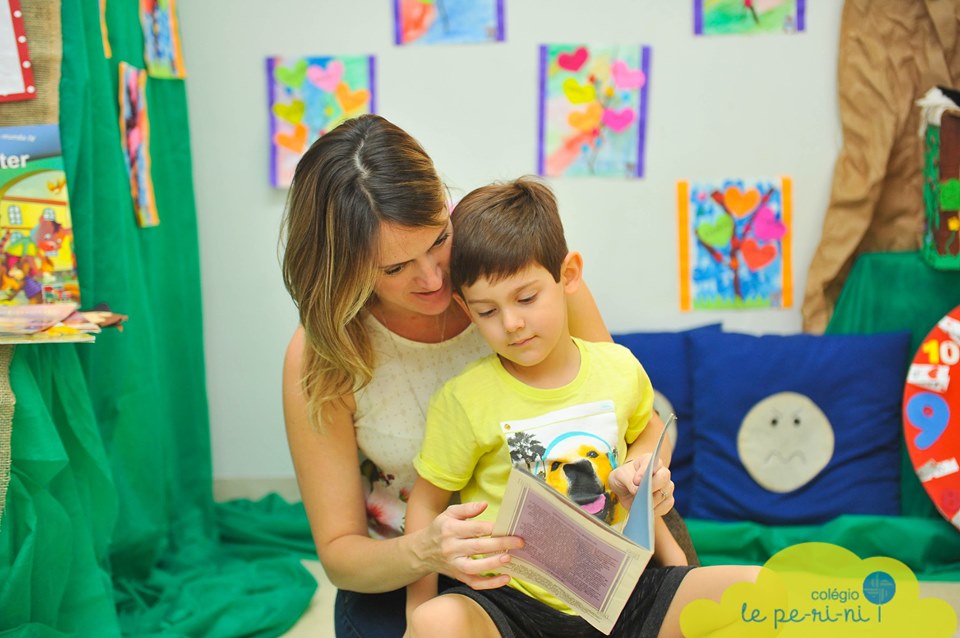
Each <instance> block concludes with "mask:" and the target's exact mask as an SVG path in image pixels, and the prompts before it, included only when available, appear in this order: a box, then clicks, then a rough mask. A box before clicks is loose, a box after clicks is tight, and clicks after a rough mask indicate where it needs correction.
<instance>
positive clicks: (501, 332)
mask: <svg viewBox="0 0 960 638" xmlns="http://www.w3.org/2000/svg"><path fill="white" fill-rule="evenodd" d="M568 262H570V263H568ZM579 264H580V255H579V254H578V253H570V254H569V255H567V259H566V260H564V266H563V268H561V276H560V281H559V282H557V281H554V280H553V276H552V275H551V274H550V272H549V271H547V269H546V268H544V267H543V266H541V265H539V264H536V263H533V264H531V265H529V266H527V267H526V268H524V269H523V270H521V271H520V272H518V273H516V274H513V275H510V276H509V277H506V278H504V279H501V280H499V281H497V282H496V283H493V282H491V281H490V280H489V279H486V278H480V279H478V280H477V281H476V282H474V283H473V284H471V285H470V286H464V287H463V299H462V300H461V299H460V298H458V299H457V301H458V302H460V303H461V305H464V306H465V308H466V310H467V314H469V315H470V319H471V320H472V321H473V322H474V323H475V324H477V328H478V329H479V330H480V334H481V335H482V336H483V338H484V340H486V342H487V343H488V344H489V345H490V347H491V348H493V350H494V351H495V352H496V353H497V354H498V355H500V356H501V357H503V358H505V359H507V360H509V361H510V362H512V363H514V364H516V365H518V366H522V367H525V368H531V367H535V366H539V365H541V364H543V365H549V364H550V355H551V354H553V353H554V351H555V350H556V347H557V344H559V343H561V342H562V341H563V340H564V339H565V340H567V341H569V339H570V331H569V329H568V327H567V303H566V302H567V300H566V295H567V293H568V292H573V290H575V289H576V286H577V285H579V282H580V270H579Z"/></svg>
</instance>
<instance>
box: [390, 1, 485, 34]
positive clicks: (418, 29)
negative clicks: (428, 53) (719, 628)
mask: <svg viewBox="0 0 960 638" xmlns="http://www.w3.org/2000/svg"><path fill="white" fill-rule="evenodd" d="M393 12H394V24H395V29H396V32H395V34H394V41H395V42H396V43H397V44H401V45H403V44H467V43H476V42H497V41H501V40H503V0H394V2H393Z"/></svg>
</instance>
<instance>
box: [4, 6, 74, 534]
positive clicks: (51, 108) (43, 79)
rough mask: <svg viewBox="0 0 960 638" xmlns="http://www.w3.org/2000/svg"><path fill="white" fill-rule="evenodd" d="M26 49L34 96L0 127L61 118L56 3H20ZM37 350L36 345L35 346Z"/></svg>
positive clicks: (8, 427) (7, 353) (7, 405)
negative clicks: (28, 53) (31, 67)
mask: <svg viewBox="0 0 960 638" xmlns="http://www.w3.org/2000/svg"><path fill="white" fill-rule="evenodd" d="M20 6H21V10H22V11H23V25H24V30H25V31H26V36H27V48H28V49H29V51H30V62H31V64H32V65H33V79H34V83H35V84H36V87H37V97H36V98H34V99H32V100H22V101H18V102H3V103H0V126H22V125H29V124H56V123H58V121H59V118H60V61H61V59H62V58H63V47H62V41H63V40H62V38H61V32H60V1H59V0H21V2H20ZM34 347H37V346H34ZM12 357H13V346H10V345H0V524H2V523H3V509H4V505H5V503H6V497H7V485H9V483H10V445H11V439H12V435H13V404H14V396H13V391H11V390H10V375H9V372H10V359H11V358H12Z"/></svg>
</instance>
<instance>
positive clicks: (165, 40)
mask: <svg viewBox="0 0 960 638" xmlns="http://www.w3.org/2000/svg"><path fill="white" fill-rule="evenodd" d="M140 24H141V26H142V27H143V59H144V62H145V63H146V65H147V73H148V74H149V75H150V77H155V78H164V79H176V78H184V77H186V76H187V70H186V68H185V67H184V65H183V52H182V51H181V49H180V26H179V25H178V24H177V0H140Z"/></svg>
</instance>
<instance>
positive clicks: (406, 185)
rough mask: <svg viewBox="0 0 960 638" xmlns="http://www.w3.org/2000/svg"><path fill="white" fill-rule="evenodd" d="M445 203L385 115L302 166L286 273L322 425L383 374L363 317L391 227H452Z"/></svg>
mask: <svg viewBox="0 0 960 638" xmlns="http://www.w3.org/2000/svg"><path fill="white" fill-rule="evenodd" d="M445 195H446V193H445V190H444V187H443V183H442V182H441V180H440V178H439V176H438V175H437V172H436V169H435V168H434V166H433V161H432V160H431V159H430V157H429V156H428V155H427V153H426V152H425V151H424V150H423V148H422V147H421V146H420V144H419V143H418V142H417V141H416V140H415V139H413V138H412V137H411V136H410V135H409V134H408V133H406V132H405V131H404V130H403V129H401V128H399V127H397V126H396V125H394V124H391V123H390V122H388V121H387V120H385V119H384V118H382V117H379V116H377V115H362V116H360V117H357V118H354V119H351V120H347V121H346V122H344V123H343V124H341V125H339V126H338V127H336V128H335V129H333V130H332V131H330V132H329V133H327V134H326V135H323V136H321V137H320V138H319V139H318V140H317V141H316V142H314V144H313V145H312V146H311V147H310V148H309V149H308V150H307V152H306V153H305V154H304V156H303V158H301V160H300V162H299V164H297V169H296V171H295V172H294V176H293V182H292V184H291V186H290V192H289V194H288V196H287V204H286V210H285V212H284V219H283V230H282V231H281V246H282V247H283V260H282V261H283V263H282V267H283V281H284V284H285V285H286V287H287V291H288V292H289V293H290V296H291V297H293V300H294V303H295V304H296V305H297V308H298V310H299V313H300V323H301V325H302V326H303V328H304V330H305V332H306V347H305V351H304V359H303V370H302V379H301V381H302V384H303V390H304V395H305V396H306V399H307V411H308V414H309V415H310V419H311V422H313V423H314V425H315V427H319V425H320V423H321V419H319V418H318V416H319V415H320V413H321V410H322V407H323V405H324V404H326V403H328V402H330V401H333V400H335V399H338V398H339V397H341V396H343V395H345V394H348V393H350V392H354V391H356V390H358V389H360V388H362V387H363V386H365V385H366V384H367V383H369V382H370V379H371V377H372V375H373V366H374V360H373V350H372V348H371V345H370V339H369V337H368V335H367V333H366V330H365V329H364V326H363V323H362V314H361V313H362V311H363V309H364V307H365V306H366V305H367V304H368V303H369V301H370V300H371V298H372V297H373V292H374V285H375V283H376V280H377V277H378V276H379V274H380V264H379V259H380V256H379V236H380V225H381V223H382V222H389V223H393V224H398V225H401V226H407V227H411V228H422V227H433V226H439V225H442V224H443V223H445V217H444V216H443V215H442V212H443V211H445V210H446V196H445Z"/></svg>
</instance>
